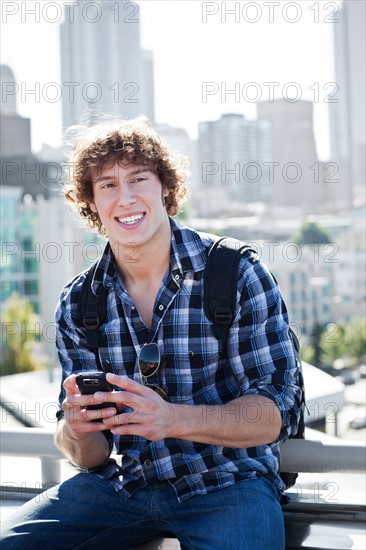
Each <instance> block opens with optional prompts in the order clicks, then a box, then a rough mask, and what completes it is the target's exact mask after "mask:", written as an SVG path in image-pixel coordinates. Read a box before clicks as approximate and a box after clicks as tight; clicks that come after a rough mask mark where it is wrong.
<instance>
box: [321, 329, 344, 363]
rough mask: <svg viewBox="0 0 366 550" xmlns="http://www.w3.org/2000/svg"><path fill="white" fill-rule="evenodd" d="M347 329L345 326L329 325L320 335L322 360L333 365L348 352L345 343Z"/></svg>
mask: <svg viewBox="0 0 366 550" xmlns="http://www.w3.org/2000/svg"><path fill="white" fill-rule="evenodd" d="M345 335H346V327H345V325H343V324H337V323H328V325H327V326H326V327H325V328H324V330H323V331H322V332H321V334H320V341H319V345H320V352H321V359H322V361H324V363H327V364H328V365H333V363H334V361H335V360H336V359H340V358H341V357H343V356H344V355H346V353H347V352H348V348H347V346H346V341H345Z"/></svg>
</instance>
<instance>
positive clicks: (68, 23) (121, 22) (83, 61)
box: [61, 0, 154, 128]
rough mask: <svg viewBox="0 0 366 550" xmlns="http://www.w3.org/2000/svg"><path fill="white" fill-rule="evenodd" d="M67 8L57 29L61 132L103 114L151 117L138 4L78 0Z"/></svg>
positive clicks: (148, 64) (149, 76) (149, 60)
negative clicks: (60, 83) (61, 110)
mask: <svg viewBox="0 0 366 550" xmlns="http://www.w3.org/2000/svg"><path fill="white" fill-rule="evenodd" d="M65 10H66V12H65V13H66V15H65V21H64V22H63V24H62V25H61V74H62V83H63V95H62V98H63V104H62V108H63V126H64V128H67V127H68V126H70V125H72V124H80V123H84V124H85V123H86V124H91V123H93V121H94V120H95V118H98V116H99V115H103V114H115V115H118V116H120V117H123V118H132V117H135V116H138V115H141V114H146V115H147V116H149V117H150V118H153V117H154V112H153V111H152V112H151V109H152V108H153V81H152V73H153V71H152V66H153V65H152V56H151V53H147V54H144V52H143V50H142V49H141V45H140V23H139V17H140V12H139V10H140V8H139V6H138V4H135V3H132V2H126V1H124V0H119V1H105V0H104V1H100V0H98V2H86V1H85V0H82V1H81V2H77V3H75V4H71V5H70V4H65ZM147 98H149V101H148V100H147ZM151 99H152V100H151Z"/></svg>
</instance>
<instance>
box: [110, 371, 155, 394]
mask: <svg viewBox="0 0 366 550" xmlns="http://www.w3.org/2000/svg"><path fill="white" fill-rule="evenodd" d="M107 380H108V382H110V384H113V385H114V386H118V387H119V388H122V389H124V390H127V391H129V392H131V393H134V394H136V395H142V396H147V395H150V394H149V391H150V390H149V388H147V387H146V386H143V385H142V384H140V383H139V382H135V380H132V379H131V378H128V376H120V375H118V374H113V373H111V372H108V373H107Z"/></svg>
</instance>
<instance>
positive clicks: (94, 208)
mask: <svg viewBox="0 0 366 550" xmlns="http://www.w3.org/2000/svg"><path fill="white" fill-rule="evenodd" d="M89 208H90V210H91V211H92V212H95V213H97V212H98V210H97V207H96V206H95V204H94V202H92V201H89Z"/></svg>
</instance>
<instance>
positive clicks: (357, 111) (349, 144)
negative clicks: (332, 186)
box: [329, 0, 366, 206]
mask: <svg viewBox="0 0 366 550" xmlns="http://www.w3.org/2000/svg"><path fill="white" fill-rule="evenodd" d="M365 5H366V3H365V2H364V1H363V0H361V1H360V0H347V1H343V3H342V7H341V10H340V11H339V12H338V14H337V18H338V22H337V24H336V25H333V32H334V64H335V80H336V84H337V86H338V88H337V94H336V95H335V98H334V99H335V101H334V102H332V103H330V104H329V112H330V125H331V151H332V157H333V158H334V159H335V160H336V161H337V162H338V163H339V164H340V174H341V176H340V179H341V185H340V186H339V192H338V195H337V197H336V201H337V203H338V204H339V205H340V206H349V205H350V204H352V202H353V201H354V200H355V199H356V200H357V202H360V200H362V201H364V185H365V148H366V138H365V120H366V113H365V73H366V70H365V67H366V59H365V52H366V45H365V20H366V15H365Z"/></svg>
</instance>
